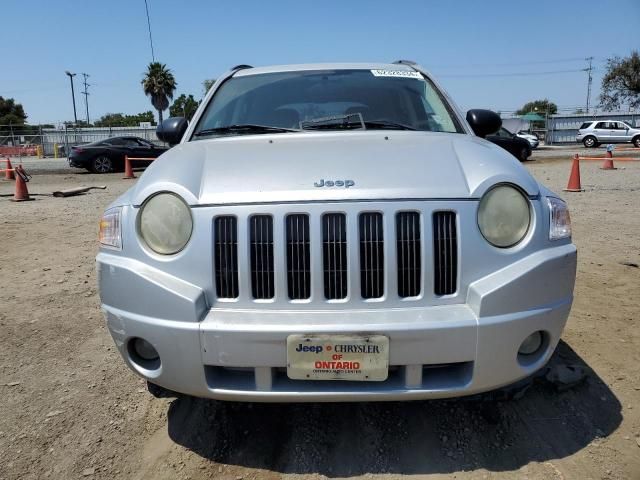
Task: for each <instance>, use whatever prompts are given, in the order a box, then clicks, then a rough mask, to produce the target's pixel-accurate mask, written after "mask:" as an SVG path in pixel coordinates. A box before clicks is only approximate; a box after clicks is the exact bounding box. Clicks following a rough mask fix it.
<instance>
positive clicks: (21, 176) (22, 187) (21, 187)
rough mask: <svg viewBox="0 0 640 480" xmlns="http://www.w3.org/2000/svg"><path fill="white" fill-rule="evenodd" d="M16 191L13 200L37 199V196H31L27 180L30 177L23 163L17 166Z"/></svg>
mask: <svg viewBox="0 0 640 480" xmlns="http://www.w3.org/2000/svg"><path fill="white" fill-rule="evenodd" d="M16 173H17V174H18V175H17V176H16V192H15V194H14V195H13V198H12V199H11V201H12V202H27V201H29V200H35V198H31V197H29V190H27V181H28V180H29V177H28V176H27V174H26V172H25V171H24V168H22V165H18V166H17V167H16Z"/></svg>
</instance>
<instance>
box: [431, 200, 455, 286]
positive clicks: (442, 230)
mask: <svg viewBox="0 0 640 480" xmlns="http://www.w3.org/2000/svg"><path fill="white" fill-rule="evenodd" d="M457 282H458V234H457V226H456V213H455V212H435V213H434V214H433V289H434V293H435V294H436V295H451V294H453V293H455V292H456V288H457Z"/></svg>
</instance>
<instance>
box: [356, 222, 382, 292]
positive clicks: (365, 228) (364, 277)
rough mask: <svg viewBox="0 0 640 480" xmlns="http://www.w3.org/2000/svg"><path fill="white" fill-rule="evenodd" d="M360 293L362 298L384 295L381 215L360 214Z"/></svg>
mask: <svg viewBox="0 0 640 480" xmlns="http://www.w3.org/2000/svg"><path fill="white" fill-rule="evenodd" d="M359 230H360V293H361V295H362V298H380V297H382V295H383V294H384V238H383V231H382V214H381V213H376V212H367V213H361V214H360V218H359Z"/></svg>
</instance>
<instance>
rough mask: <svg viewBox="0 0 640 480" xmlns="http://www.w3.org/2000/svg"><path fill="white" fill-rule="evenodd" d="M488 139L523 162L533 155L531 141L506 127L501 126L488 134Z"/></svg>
mask: <svg viewBox="0 0 640 480" xmlns="http://www.w3.org/2000/svg"><path fill="white" fill-rule="evenodd" d="M487 140H489V141H490V142H493V143H495V144H496V145H498V146H500V147H502V148H504V149H505V150H506V151H507V152H509V153H510V154H511V155H513V156H514V157H516V158H517V159H518V160H520V161H521V162H524V161H526V160H527V159H528V158H529V157H530V156H531V145H530V144H529V141H528V140H525V139H524V138H520V137H518V136H516V135H515V134H513V133H511V132H510V131H509V130H507V129H506V128H504V127H500V129H499V130H498V131H497V132H495V133H493V134H491V135H487Z"/></svg>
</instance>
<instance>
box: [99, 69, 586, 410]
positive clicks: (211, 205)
mask: <svg viewBox="0 0 640 480" xmlns="http://www.w3.org/2000/svg"><path fill="white" fill-rule="evenodd" d="M500 125H501V121H500V117H499V116H498V115H496V114H495V113H493V112H490V111H487V110H470V111H469V112H467V114H466V115H463V114H462V113H461V112H460V111H459V110H458V108H457V107H456V106H455V104H454V103H453V102H452V101H451V99H450V98H449V97H448V96H447V94H446V93H445V92H444V91H443V90H442V89H441V88H440V87H439V86H438V85H437V84H436V83H435V81H434V80H433V79H432V78H431V76H430V75H429V74H428V73H427V72H425V71H424V70H423V69H422V68H420V67H418V66H417V65H415V64H412V63H407V62H402V63H396V64H315V65H289V66H276V67H262V68H251V67H247V66H240V67H237V68H234V69H232V70H231V71H230V72H228V73H227V74H225V75H223V76H221V77H219V78H218V80H217V82H216V84H215V85H214V86H213V87H212V88H211V90H210V91H209V93H208V94H207V96H206V97H205V99H204V100H203V102H202V104H201V105H200V107H199V108H198V111H197V112H196V113H195V115H194V117H193V120H192V121H191V122H190V123H189V124H187V122H186V121H185V120H184V119H181V118H170V119H167V120H165V121H164V122H163V123H162V124H161V125H160V127H159V128H158V136H159V137H160V138H161V139H162V140H165V141H167V142H168V143H170V144H176V145H175V146H174V147H173V148H171V149H170V150H169V151H168V152H166V153H164V154H163V155H161V156H160V157H159V158H158V159H157V160H155V161H154V162H153V163H152V164H151V166H150V167H149V168H148V169H147V171H146V172H145V173H144V174H143V175H142V176H141V177H140V179H139V180H138V181H137V184H135V185H134V186H132V188H131V189H130V190H129V191H127V192H126V193H125V194H124V195H122V196H121V197H120V198H118V199H117V200H115V201H114V202H113V203H112V204H111V205H110V206H109V208H108V209H107V210H106V212H105V213H104V215H103V218H102V221H101V222H100V252H99V254H98V257H97V268H98V278H99V285H100V298H101V302H102V309H103V311H104V313H105V317H106V321H107V326H108V328H109V331H110V333H111V335H112V336H113V339H114V341H115V343H116V345H117V347H118V349H119V351H120V353H121V355H122V357H123V359H124V361H125V362H126V363H127V365H128V366H129V367H130V368H131V369H132V370H133V371H134V372H136V373H137V374H138V375H140V376H142V377H143V378H145V379H147V380H148V381H149V382H150V383H151V384H155V385H159V386H161V387H164V388H165V389H168V390H172V391H174V392H182V393H185V394H189V395H195V396H200V397H210V398H215V399H227V400H245V401H265V402H266V401H271V402H281V401H290V402H299V401H364V400H401V399H420V398H439V397H452V396H460V395H469V394H473V393H477V392H482V391H486V390H491V389H494V388H497V387H500V386H503V385H507V384H509V383H512V382H515V381H517V380H519V379H521V378H523V377H526V376H528V375H531V374H532V373H533V372H535V371H536V370H538V369H540V368H541V367H542V366H543V365H544V364H545V363H546V362H547V360H548V359H549V357H550V356H551V354H552V353H553V351H554V349H555V347H556V345H557V343H558V340H559V339H560V335H561V334H562V330H563V328H564V325H565V322H566V320H567V317H568V315H569V310H570V308H571V303H572V300H573V286H574V280H575V271H576V248H575V246H574V245H573V244H572V242H571V227H570V219H569V212H568V210H567V206H566V204H565V203H564V202H563V201H562V200H561V199H560V198H559V197H558V196H557V195H556V194H554V193H553V192H551V191H549V190H548V189H546V188H545V187H544V186H543V185H541V184H540V183H538V182H537V181H536V179H535V178H533V177H532V176H531V175H530V174H529V173H528V172H527V170H526V169H525V168H523V167H522V165H521V164H520V162H519V161H518V160H517V159H516V158H514V157H513V156H512V155H511V154H510V153H508V152H507V151H505V150H503V149H502V148H500V147H499V146H497V145H494V144H492V143H490V142H488V141H486V140H484V139H483V138H481V137H483V136H486V135H487V134H490V133H493V132H495V131H496V130H498V128H500Z"/></svg>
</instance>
